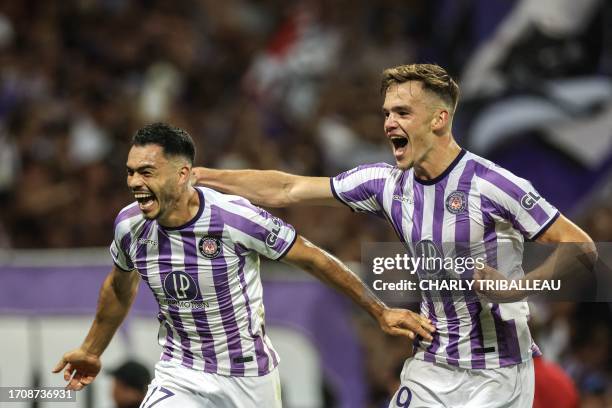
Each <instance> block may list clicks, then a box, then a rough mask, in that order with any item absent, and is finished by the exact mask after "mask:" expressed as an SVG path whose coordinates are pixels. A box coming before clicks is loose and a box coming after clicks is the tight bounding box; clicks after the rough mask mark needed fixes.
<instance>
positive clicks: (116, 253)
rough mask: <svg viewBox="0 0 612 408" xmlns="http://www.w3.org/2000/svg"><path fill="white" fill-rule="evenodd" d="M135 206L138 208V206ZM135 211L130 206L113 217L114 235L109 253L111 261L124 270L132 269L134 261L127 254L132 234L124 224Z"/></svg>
mask: <svg viewBox="0 0 612 408" xmlns="http://www.w3.org/2000/svg"><path fill="white" fill-rule="evenodd" d="M135 208H136V210H138V207H135ZM135 213H137V211H135V209H134V208H132V207H129V208H128V209H127V210H123V211H122V212H120V213H119V215H118V216H117V218H116V219H115V224H114V225H115V226H114V234H113V235H114V237H113V241H112V242H111V244H110V254H111V257H112V258H113V262H114V263H115V265H117V267H119V268H120V269H122V270H124V271H131V270H133V269H134V262H133V261H132V259H131V258H130V255H129V251H130V247H131V244H132V234H131V233H130V229H129V228H126V225H129V221H127V220H128V219H129V217H131V216H133V215H134V214H135Z"/></svg>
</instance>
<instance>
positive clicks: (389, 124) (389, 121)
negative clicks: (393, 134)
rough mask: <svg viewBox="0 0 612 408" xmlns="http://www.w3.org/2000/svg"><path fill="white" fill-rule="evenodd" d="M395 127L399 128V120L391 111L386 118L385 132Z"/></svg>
mask: <svg viewBox="0 0 612 408" xmlns="http://www.w3.org/2000/svg"><path fill="white" fill-rule="evenodd" d="M394 129H397V121H396V120H395V117H394V116H393V113H390V114H389V116H387V117H386V118H385V132H390V131H392V130H394Z"/></svg>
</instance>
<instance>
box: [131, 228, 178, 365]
mask: <svg viewBox="0 0 612 408" xmlns="http://www.w3.org/2000/svg"><path fill="white" fill-rule="evenodd" d="M152 226H153V221H151V220H147V221H145V223H144V225H143V227H142V230H141V231H140V234H139V235H138V239H137V240H136V242H138V240H139V239H140V238H148V237H149V234H150V232H151V227H152ZM135 263H136V269H137V270H138V273H140V276H141V277H142V279H143V280H144V281H145V282H146V284H147V285H148V286H149V289H151V292H152V293H153V296H154V297H155V299H156V300H157V305H158V307H161V306H160V304H159V298H158V297H157V294H156V293H155V291H154V290H153V288H151V283H150V282H149V274H148V270H147V245H145V244H143V245H138V247H137V249H136V259H135ZM157 320H158V321H159V324H160V326H162V325H163V326H164V327H165V329H166V344H165V345H164V349H163V352H162V356H161V359H162V360H164V361H169V360H172V354H173V353H174V338H173V337H174V336H173V334H172V329H171V328H170V326H169V325H168V322H167V321H166V318H165V316H164V315H163V314H162V313H161V310H159V312H158V313H157Z"/></svg>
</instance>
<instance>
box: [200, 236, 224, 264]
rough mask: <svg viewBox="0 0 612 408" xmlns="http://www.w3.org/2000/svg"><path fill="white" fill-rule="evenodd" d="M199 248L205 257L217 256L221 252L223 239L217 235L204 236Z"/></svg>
mask: <svg viewBox="0 0 612 408" xmlns="http://www.w3.org/2000/svg"><path fill="white" fill-rule="evenodd" d="M198 249H199V250H200V253H201V254H202V256H203V257H204V258H208V259H213V258H216V257H217V256H218V255H219V253H221V240H220V239H219V238H215V237H208V236H205V237H202V239H200V243H199V244H198Z"/></svg>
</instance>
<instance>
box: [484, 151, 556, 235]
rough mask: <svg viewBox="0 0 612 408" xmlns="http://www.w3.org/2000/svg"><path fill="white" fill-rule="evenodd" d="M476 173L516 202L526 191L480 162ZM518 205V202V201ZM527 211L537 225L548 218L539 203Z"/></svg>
mask: <svg viewBox="0 0 612 408" xmlns="http://www.w3.org/2000/svg"><path fill="white" fill-rule="evenodd" d="M476 174H477V175H478V177H480V178H482V179H484V180H487V181H488V182H489V183H491V184H493V185H494V186H497V187H498V188H499V189H500V190H502V191H504V192H506V193H507V194H508V195H509V196H510V197H511V198H513V199H514V200H516V201H517V202H518V201H519V200H520V199H521V198H522V197H523V196H524V195H525V194H527V192H526V191H525V190H523V189H522V188H520V187H519V186H517V185H516V184H514V183H513V182H512V181H511V180H509V179H507V178H506V177H504V176H502V175H501V174H499V173H497V172H496V171H494V170H493V169H491V168H487V167H485V166H483V165H482V164H480V163H477V165H476ZM519 205H520V203H519ZM525 211H527V213H529V215H531V217H532V218H533V219H534V220H535V222H537V223H538V225H544V223H546V221H548V219H549V218H550V217H549V216H548V214H546V211H544V209H543V208H542V207H541V206H540V205H539V204H536V205H534V206H533V208H532V209H530V210H527V209H525Z"/></svg>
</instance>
